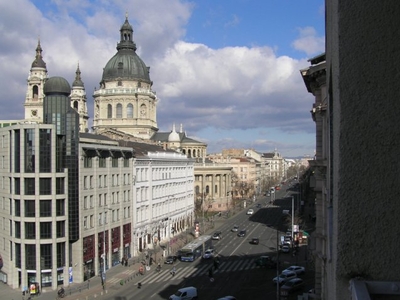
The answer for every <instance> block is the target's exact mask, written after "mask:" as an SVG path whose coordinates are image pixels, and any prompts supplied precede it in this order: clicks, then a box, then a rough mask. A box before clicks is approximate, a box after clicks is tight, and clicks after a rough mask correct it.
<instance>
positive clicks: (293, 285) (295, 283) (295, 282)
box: [281, 278, 304, 293]
mask: <svg viewBox="0 0 400 300" xmlns="http://www.w3.org/2000/svg"><path fill="white" fill-rule="evenodd" d="M303 288H304V282H303V279H301V278H293V279H290V280H289V281H287V282H285V284H283V285H282V286H281V290H285V291H287V292H289V293H291V292H295V291H298V290H302V289H303Z"/></svg>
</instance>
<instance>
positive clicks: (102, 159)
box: [99, 157, 106, 168]
mask: <svg viewBox="0 0 400 300" xmlns="http://www.w3.org/2000/svg"><path fill="white" fill-rule="evenodd" d="M105 167H106V158H105V157H99V168H105Z"/></svg>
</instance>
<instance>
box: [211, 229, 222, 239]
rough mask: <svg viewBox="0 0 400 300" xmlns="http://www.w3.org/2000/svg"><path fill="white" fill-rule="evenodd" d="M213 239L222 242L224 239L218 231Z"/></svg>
mask: <svg viewBox="0 0 400 300" xmlns="http://www.w3.org/2000/svg"><path fill="white" fill-rule="evenodd" d="M212 239H213V240H220V239H222V233H221V231H216V232H214V234H213V235H212Z"/></svg>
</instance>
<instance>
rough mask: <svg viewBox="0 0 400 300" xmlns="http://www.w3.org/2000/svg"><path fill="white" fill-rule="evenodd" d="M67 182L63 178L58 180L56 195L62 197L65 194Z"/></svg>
mask: <svg viewBox="0 0 400 300" xmlns="http://www.w3.org/2000/svg"><path fill="white" fill-rule="evenodd" d="M64 190H65V181H64V178H63V177H60V178H56V194H57V195H62V194H64V193H65V191H64Z"/></svg>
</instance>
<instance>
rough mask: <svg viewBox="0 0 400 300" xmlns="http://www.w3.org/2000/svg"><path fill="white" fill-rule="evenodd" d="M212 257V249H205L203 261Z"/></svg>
mask: <svg viewBox="0 0 400 300" xmlns="http://www.w3.org/2000/svg"><path fill="white" fill-rule="evenodd" d="M213 257H214V249H207V250H206V251H204V254H203V258H204V259H209V258H213Z"/></svg>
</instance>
